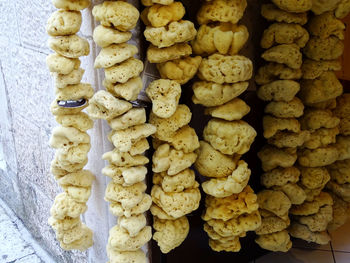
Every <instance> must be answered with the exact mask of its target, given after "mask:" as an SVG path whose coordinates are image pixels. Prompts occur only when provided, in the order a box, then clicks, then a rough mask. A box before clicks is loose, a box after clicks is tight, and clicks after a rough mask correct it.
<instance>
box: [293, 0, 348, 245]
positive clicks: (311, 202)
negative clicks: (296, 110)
mask: <svg viewBox="0 0 350 263" xmlns="http://www.w3.org/2000/svg"><path fill="white" fill-rule="evenodd" d="M340 2H341V1H338V2H337V3H335V2H332V3H331V2H324V1H313V6H312V9H311V10H312V12H313V13H314V14H312V13H310V19H309V22H308V24H307V29H308V31H309V34H310V40H309V41H308V43H307V44H306V46H305V48H304V49H303V52H304V55H305V60H304V63H303V66H302V72H303V77H302V78H303V79H302V81H301V83H300V84H301V90H300V93H299V96H300V98H301V100H302V101H303V103H304V104H305V105H306V111H305V114H304V116H303V117H301V119H300V123H301V129H302V130H308V131H309V132H310V137H309V139H308V140H306V141H305V142H304V144H303V146H302V147H301V149H300V150H299V151H298V163H299V165H300V166H301V169H300V171H301V181H300V185H301V186H302V187H303V188H304V190H305V192H306V193H307V199H306V202H305V203H303V204H302V205H299V206H295V207H293V208H292V209H291V211H290V212H291V214H292V215H293V221H294V222H293V223H292V225H291V227H290V233H291V235H292V236H294V237H299V238H301V239H304V240H306V241H309V242H315V243H319V244H326V243H328V242H329V240H330V237H329V235H328V234H327V232H326V230H327V229H328V225H329V229H332V228H334V227H336V225H337V224H339V223H341V222H339V219H338V218H339V216H340V220H341V221H343V220H344V216H341V212H342V211H344V209H345V210H346V208H344V202H342V201H341V200H339V199H338V198H336V197H335V195H333V194H332V193H329V192H323V189H324V186H325V185H326V184H327V183H328V185H332V182H329V180H330V173H329V172H328V171H327V169H326V168H327V167H326V166H328V165H331V167H332V166H333V167H334V165H332V163H334V162H335V161H336V160H337V159H339V154H340V151H339V150H340V149H339V146H340V144H342V143H341V142H340V144H339V143H338V142H337V139H336V138H337V135H338V134H339V127H338V124H339V118H337V117H336V116H335V115H334V114H333V113H332V109H334V108H335V107H336V104H337V103H336V97H338V96H339V95H341V94H342V92H343V87H342V85H341V83H340V82H339V81H338V79H337V77H336V75H335V73H334V71H337V70H340V69H341V65H340V62H339V61H338V58H339V57H340V56H341V55H342V53H343V49H344V45H343V43H342V40H343V39H344V29H345V26H344V24H343V23H342V22H341V21H340V20H339V19H338V18H337V17H336V13H335V12H333V10H335V9H338V7H339V6H338V4H339V3H340ZM349 8H350V7H349ZM339 11H340V9H338V15H339ZM343 11H344V12H345V10H344V9H343ZM336 142H337V143H336ZM340 148H341V146H340ZM340 159H341V158H340ZM333 207H334V208H333ZM333 210H334V211H335V212H334V213H333ZM337 211H340V214H339V213H338V212H337ZM334 216H336V217H334Z"/></svg>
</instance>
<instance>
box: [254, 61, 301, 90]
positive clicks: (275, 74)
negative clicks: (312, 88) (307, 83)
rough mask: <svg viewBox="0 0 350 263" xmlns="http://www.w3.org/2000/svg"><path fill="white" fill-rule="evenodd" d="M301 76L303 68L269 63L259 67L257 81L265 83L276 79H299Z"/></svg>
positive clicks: (261, 83) (260, 83)
mask: <svg viewBox="0 0 350 263" xmlns="http://www.w3.org/2000/svg"><path fill="white" fill-rule="evenodd" d="M301 76H302V71H301V69H292V68H289V67H287V66H286V65H284V64H280V63H268V64H266V65H264V66H262V67H260V68H259V69H258V73H257V74H256V76H255V82H256V83H257V84H259V85H265V84H269V83H271V82H273V81H276V80H297V79H300V78H301Z"/></svg>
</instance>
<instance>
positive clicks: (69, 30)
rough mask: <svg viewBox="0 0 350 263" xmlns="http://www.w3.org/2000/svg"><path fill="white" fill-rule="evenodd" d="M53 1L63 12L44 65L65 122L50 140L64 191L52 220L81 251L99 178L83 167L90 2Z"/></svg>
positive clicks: (56, 111) (55, 17)
mask: <svg viewBox="0 0 350 263" xmlns="http://www.w3.org/2000/svg"><path fill="white" fill-rule="evenodd" d="M53 4H54V5H55V7H56V8H58V9H59V10H57V11H56V12H54V13H53V14H52V15H51V16H50V18H49V20H48V21H47V26H46V31H47V33H48V34H49V35H50V36H51V38H50V39H49V42H48V43H49V46H50V48H51V49H52V50H53V51H54V52H55V53H52V54H50V55H48V56H47V58H46V63H47V66H48V68H49V70H50V72H51V75H52V76H53V78H54V80H55V93H56V98H55V100H54V101H53V102H52V104H51V112H52V114H53V115H55V118H56V121H57V122H58V123H59V124H60V125H61V126H59V127H56V128H54V129H53V131H52V136H51V138H50V146H51V147H52V148H55V149H56V154H55V158H54V160H53V161H52V163H51V173H52V174H53V175H54V176H55V179H56V180H57V181H58V183H59V185H60V186H61V187H62V189H63V190H64V192H63V193H61V194H59V195H57V196H56V198H55V201H54V204H53V206H52V208H51V211H50V213H51V217H50V218H49V220H48V221H49V224H50V225H51V226H52V228H53V229H54V230H55V232H56V237H57V239H58V240H59V242H60V245H61V247H62V248H63V249H65V250H72V249H78V250H82V251H83V250H86V249H88V248H89V247H90V246H92V244H93V234H92V231H91V230H90V229H89V228H88V227H87V226H86V225H85V224H84V223H82V222H81V219H80V215H81V214H83V213H84V212H85V211H86V209H87V206H86V202H87V200H88V199H89V197H90V194H91V185H92V182H93V181H94V179H95V177H94V175H93V174H92V173H91V172H90V171H88V170H83V168H84V166H85V165H86V163H87V162H88V159H87V154H88V152H89V150H90V136H89V135H88V134H87V133H86V131H87V130H88V129H91V128H92V127H93V121H92V120H91V119H90V118H89V116H88V115H87V114H86V113H84V112H82V110H83V109H84V108H85V107H87V105H88V103H89V99H90V98H91V97H92V95H93V93H94V90H93V88H92V87H91V85H90V84H87V83H81V79H82V77H83V74H84V69H82V68H80V60H79V57H81V56H87V55H88V54H89V52H90V47H89V43H88V41H87V40H86V39H84V38H81V37H79V36H78V35H76V33H78V31H79V30H80V26H81V23H82V16H81V12H80V11H81V10H82V9H84V8H86V7H88V6H89V5H90V1H88V0H85V1H72V0H70V1H69V0H53Z"/></svg>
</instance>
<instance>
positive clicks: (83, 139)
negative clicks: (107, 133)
mask: <svg viewBox="0 0 350 263" xmlns="http://www.w3.org/2000/svg"><path fill="white" fill-rule="evenodd" d="M82 143H85V144H86V143H90V136H89V135H88V134H87V133H85V132H81V131H79V130H78V129H76V128H73V127H61V126H57V127H55V128H54V129H53V130H52V136H51V138H50V142H49V144H50V146H51V147H52V148H54V149H65V150H67V149H69V148H71V147H74V146H78V145H79V144H82Z"/></svg>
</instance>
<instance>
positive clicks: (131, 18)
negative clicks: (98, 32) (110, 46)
mask: <svg viewBox="0 0 350 263" xmlns="http://www.w3.org/2000/svg"><path fill="white" fill-rule="evenodd" d="M92 15H93V16H94V18H95V19H96V20H97V21H100V23H101V25H103V26H114V27H115V28H116V29H118V30H120V31H128V30H131V29H133V28H134V27H135V26H136V23H137V21H138V19H139V16H140V13H139V11H138V10H137V8H136V7H134V6H133V5H132V4H130V3H127V2H124V1H115V2H113V1H104V2H103V3H102V4H99V5H95V6H94V8H93V9H92Z"/></svg>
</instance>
